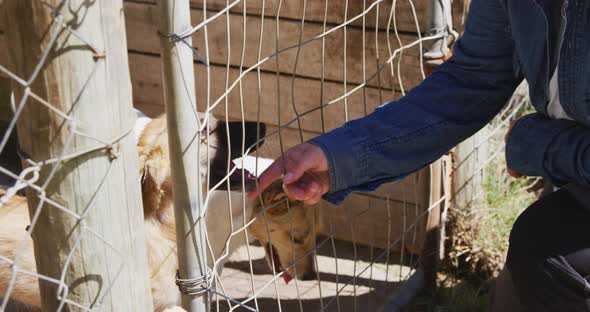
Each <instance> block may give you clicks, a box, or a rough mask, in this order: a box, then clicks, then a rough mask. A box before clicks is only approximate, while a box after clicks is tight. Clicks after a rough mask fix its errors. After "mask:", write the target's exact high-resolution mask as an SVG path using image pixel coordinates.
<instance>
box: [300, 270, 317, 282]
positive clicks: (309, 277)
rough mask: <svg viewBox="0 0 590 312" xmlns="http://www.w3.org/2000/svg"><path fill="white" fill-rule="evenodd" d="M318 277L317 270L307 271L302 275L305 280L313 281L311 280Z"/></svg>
mask: <svg viewBox="0 0 590 312" xmlns="http://www.w3.org/2000/svg"><path fill="white" fill-rule="evenodd" d="M317 277H318V276H317V274H316V272H314V271H311V272H305V273H304V274H303V276H302V277H301V280H303V281H311V280H314V279H317Z"/></svg>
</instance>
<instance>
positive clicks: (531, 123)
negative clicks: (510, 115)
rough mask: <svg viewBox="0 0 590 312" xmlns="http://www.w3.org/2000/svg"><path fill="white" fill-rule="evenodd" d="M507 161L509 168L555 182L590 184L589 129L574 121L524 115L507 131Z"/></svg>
mask: <svg viewBox="0 0 590 312" xmlns="http://www.w3.org/2000/svg"><path fill="white" fill-rule="evenodd" d="M506 162H507V165H508V168H510V169H513V170H515V171H517V172H519V173H521V174H523V175H527V176H542V177H545V178H548V179H549V180H550V181H551V182H552V183H553V184H555V185H563V184H565V183H569V182H574V183H576V184H578V185H580V186H584V187H590V129H589V128H586V127H584V126H581V125H579V124H578V123H576V122H574V121H569V120H554V119H549V118H548V117H545V116H543V115H541V114H530V115H527V116H525V117H523V118H521V119H519V120H518V121H517V122H516V124H514V126H513V127H512V130H510V134H509V135H508V141H507V142H506Z"/></svg>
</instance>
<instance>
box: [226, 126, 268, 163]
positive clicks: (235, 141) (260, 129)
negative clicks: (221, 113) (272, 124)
mask: <svg viewBox="0 0 590 312" xmlns="http://www.w3.org/2000/svg"><path fill="white" fill-rule="evenodd" d="M228 134H229V142H228V141H227V135H228ZM265 136H266V125H265V124H264V123H261V122H254V121H245V122H243V123H242V122H241V121H230V122H228V123H227V126H226V125H225V122H223V121H219V136H218V139H219V141H220V144H219V145H220V147H225V148H231V155H230V157H231V159H236V158H239V157H242V138H243V143H244V146H243V148H244V151H245V150H247V149H248V148H250V147H251V148H252V149H251V150H250V153H251V152H254V151H255V150H256V149H257V148H258V147H260V146H262V145H263V144H264V140H263V138H264V137H265ZM258 140H260V142H258V144H256V142H257V141H258ZM226 152H227V149H226Z"/></svg>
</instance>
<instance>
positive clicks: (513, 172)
mask: <svg viewBox="0 0 590 312" xmlns="http://www.w3.org/2000/svg"><path fill="white" fill-rule="evenodd" d="M519 119H520V118H517V119H515V120H513V121H512V122H510V126H509V127H508V131H507V132H506V135H505V136H504V144H506V143H508V137H509V136H510V131H512V127H514V125H515V124H516V123H517V122H518V120H519ZM506 172H508V175H509V176H511V177H513V178H522V176H523V175H522V173H520V172H518V171H516V170H514V169H510V168H508V167H506Z"/></svg>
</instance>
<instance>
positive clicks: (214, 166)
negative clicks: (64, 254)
mask: <svg viewBox="0 0 590 312" xmlns="http://www.w3.org/2000/svg"><path fill="white" fill-rule="evenodd" d="M209 120H210V121H209V122H210V127H209V128H210V131H209V133H208V134H202V138H201V140H200V142H201V144H204V146H203V147H204V148H201V151H206V150H207V148H206V147H208V148H209V152H208V153H207V154H204V155H201V156H202V157H201V159H205V161H203V164H202V166H201V167H202V168H204V169H203V170H201V175H202V176H203V180H204V181H206V179H207V178H209V179H210V185H215V184H217V183H218V182H219V181H221V179H222V178H223V177H224V176H225V172H226V169H227V162H228V159H233V158H236V157H238V156H241V155H240V154H239V151H240V150H241V148H240V146H241V144H242V142H241V141H242V129H245V130H246V133H245V134H244V137H245V138H246V140H245V143H246V146H250V145H252V144H253V142H255V135H256V133H257V132H258V133H260V134H261V135H262V136H263V135H264V129H263V127H262V129H261V130H262V131H257V129H256V128H257V127H260V125H256V124H248V125H247V126H245V127H244V126H243V125H242V123H241V122H238V123H235V124H232V125H226V124H225V123H224V122H218V121H216V120H215V119H212V118H210V119H209ZM228 128H229V129H228ZM228 130H229V136H230V142H227V141H228V140H227V136H228ZM253 133H254V134H253ZM253 135H254V137H253ZM231 138H236V140H237V143H234V142H231ZM230 148H231V151H232V152H231V153H228V149H230ZM138 152H139V164H140V172H139V174H140V176H141V186H142V198H143V206H144V220H145V222H144V224H145V232H146V235H147V237H146V241H147V252H148V254H147V256H148V265H149V269H150V280H151V289H152V298H153V301H154V308H155V311H165V310H169V309H174V307H175V306H176V305H177V304H178V303H179V296H180V293H179V291H178V289H177V287H176V285H175V274H176V268H177V256H176V236H175V223H174V207H173V201H172V196H173V188H172V183H171V180H170V160H169V156H168V136H167V132H166V125H165V122H164V118H158V119H154V120H152V121H151V122H150V123H149V124H148V125H147V126H146V127H145V129H144V130H143V131H142V134H141V136H140V137H139V142H138ZM205 155H209V157H210V159H209V164H210V172H207V171H208V170H207V169H206V168H207V165H206V163H207V159H206V157H205ZM240 172H241V170H236V174H235V175H233V176H230V177H229V178H230V183H229V188H230V189H233V188H236V189H238V188H241V184H242V183H241V182H242V177H241V176H240V174H239V173H240ZM243 178H244V180H245V181H246V185H247V187H248V185H251V183H252V182H254V177H253V176H252V175H250V174H248V173H246V176H244V177H243ZM227 185H228V183H222V184H220V188H219V189H220V190H221V191H216V192H210V194H209V196H211V200H210V201H209V204H208V207H207V208H206V209H207V213H206V218H205V222H206V226H207V228H208V239H209V241H210V243H211V250H210V254H209V256H208V259H209V260H210V261H209V265H210V267H211V266H212V261H211V259H220V258H222V260H223V258H224V255H228V254H230V253H231V252H232V251H233V250H235V249H236V248H237V247H238V246H240V245H242V244H245V243H246V242H245V241H243V240H240V239H239V237H233V238H230V235H229V234H230V233H232V232H233V231H234V230H235V229H231V227H230V226H229V224H230V218H232V219H233V220H234V221H233V224H240V222H239V221H241V220H243V219H244V216H243V212H244V211H245V212H246V214H247V215H246V220H250V218H252V217H256V216H257V214H258V213H259V212H261V211H262V209H263V206H264V207H270V206H271V205H275V206H273V207H271V208H270V209H269V210H268V211H267V213H266V215H267V218H264V216H262V215H261V216H258V217H257V218H256V220H255V221H254V222H253V224H251V226H250V227H249V228H248V230H249V231H250V233H252V234H253V236H254V237H255V238H257V239H259V240H260V241H261V243H262V244H263V246H265V248H266V250H267V258H268V259H271V257H273V258H274V259H275V261H274V263H275V268H276V269H278V270H281V269H282V268H283V267H282V265H281V264H287V265H286V266H285V267H284V268H285V269H286V274H284V276H285V281H288V280H289V279H288V278H287V277H290V276H296V277H299V278H304V279H305V278H311V277H314V276H315V273H314V270H313V261H312V256H311V251H312V249H313V245H314V241H315V232H316V229H317V226H318V225H319V223H318V220H319V218H318V212H317V211H318V210H317V209H316V208H315V207H313V208H312V207H305V206H303V204H302V203H300V202H293V201H289V202H288V204H289V206H290V208H291V209H289V210H287V206H286V205H287V200H286V194H285V193H284V191H283V190H282V188H281V184H280V183H279V184H275V185H273V186H272V187H271V188H269V190H267V191H265V192H264V193H263V194H262V195H261V197H262V199H263V202H262V203H264V205H263V204H262V203H259V204H255V202H258V201H249V202H247V203H246V207H245V209H242V201H241V199H242V196H243V193H240V192H229V193H228V192H227V191H224V189H227V187H226V186H227ZM277 185H278V186H277ZM201 187H205V186H204V185H202V186H201ZM205 188H206V187H205ZM228 196H229V197H231V198H232V201H231V205H229V204H228V201H227V198H228ZM267 221H268V222H267ZM29 222H30V221H29V216H28V210H27V207H26V199H25V198H24V197H22V196H18V195H17V196H13V197H12V198H11V199H10V200H9V202H8V203H6V204H4V205H3V206H2V207H0V256H3V257H5V258H6V259H9V260H11V261H15V263H16V264H17V266H18V267H19V268H20V269H21V270H23V271H28V272H36V268H35V259H34V254H33V244H32V240H30V239H25V241H24V245H23V248H22V250H20V252H18V253H17V251H18V250H19V249H18V248H19V245H20V242H21V240H23V238H25V235H26V232H25V229H26V227H27V225H28V224H29ZM242 223H243V222H242ZM267 224H268V230H269V232H270V233H271V235H270V239H269V236H268V235H266V234H265V233H268V232H266V230H267ZM291 224H293V225H291ZM291 231H293V234H294V235H293V239H291V235H290V234H291ZM228 238H229V242H228ZM291 241H293V242H294V244H293V245H292V244H291ZM226 243H227V244H226ZM271 244H272V245H271ZM17 256H18V258H17ZM269 262H272V260H271V261H269ZM221 268H223V261H222V262H221V264H220V266H219V270H218V273H219V274H220V271H221V270H220V269H221ZM12 272H13V271H12V266H11V265H10V264H9V263H8V262H6V261H2V260H0V298H1V297H2V296H3V295H4V294H5V293H6V291H7V288H8V286H9V285H10V284H11V283H12V282H11V276H12ZM13 286H14V287H13V289H12V292H11V294H10V299H11V305H10V308H9V309H8V310H7V311H20V309H17V308H16V307H28V308H30V309H31V310H33V311H38V310H39V305H40V300H39V289H38V284H37V280H36V278H35V277H33V276H31V275H27V274H25V273H22V271H21V272H18V273H17V274H16V279H15V280H14V282H13ZM27 310H28V309H27Z"/></svg>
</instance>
